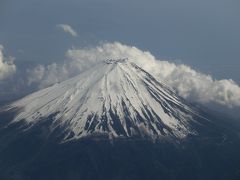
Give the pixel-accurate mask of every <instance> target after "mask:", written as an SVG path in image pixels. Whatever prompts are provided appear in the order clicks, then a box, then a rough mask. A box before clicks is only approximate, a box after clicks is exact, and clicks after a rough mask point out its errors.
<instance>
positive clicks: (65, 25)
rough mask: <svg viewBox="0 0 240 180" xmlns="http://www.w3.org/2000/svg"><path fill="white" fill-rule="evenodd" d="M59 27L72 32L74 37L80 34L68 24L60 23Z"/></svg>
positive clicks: (69, 32)
mask: <svg viewBox="0 0 240 180" xmlns="http://www.w3.org/2000/svg"><path fill="white" fill-rule="evenodd" d="M57 28H59V29H61V30H63V31H64V32H66V33H68V34H70V35H71V36H73V37H76V36H78V34H77V32H76V31H75V30H74V29H73V28H72V27H71V26H70V25H68V24H58V25H57Z"/></svg>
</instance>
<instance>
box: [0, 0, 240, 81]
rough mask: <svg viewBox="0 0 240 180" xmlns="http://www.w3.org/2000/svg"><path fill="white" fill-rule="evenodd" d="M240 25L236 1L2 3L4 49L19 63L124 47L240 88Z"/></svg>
mask: <svg viewBox="0 0 240 180" xmlns="http://www.w3.org/2000/svg"><path fill="white" fill-rule="evenodd" d="M239 17H240V2H239V1H238V0H201V1H199V0H181V1H179V0H145V1H143V0H21V1H19V0H1V1H0V23H1V25H0V44H3V45H4V47H5V49H6V53H7V54H10V55H12V56H14V57H16V60H15V61H16V62H18V63H19V62H23V61H36V62H41V63H44V62H45V63H49V62H53V61H62V60H63V59H64V53H65V51H66V50H67V49H69V48H70V47H72V46H75V47H82V46H94V45H96V44H97V43H98V42H100V41H109V42H112V41H118V42H121V43H123V44H128V45H134V46H137V47H139V48H140V49H143V50H149V51H150V52H151V53H152V54H154V55H155V56H156V57H157V58H159V59H164V58H165V59H168V60H172V61H174V62H177V63H184V64H187V65H190V66H191V67H193V68H194V69H196V70H199V71H201V72H203V73H207V74H211V75H212V76H213V77H214V78H217V79H221V78H227V79H228V78H232V79H233V80H235V81H236V82H238V83H240V74H239V68H240V34H239V32H240V23H239ZM58 24H69V25H71V26H72V27H73V28H74V29H75V30H76V31H77V32H78V36H77V37H75V38H74V37H71V36H69V35H68V34H64V33H63V32H61V31H59V29H58V28H56V25H58Z"/></svg>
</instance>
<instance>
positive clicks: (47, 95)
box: [9, 59, 200, 140]
mask: <svg viewBox="0 0 240 180" xmlns="http://www.w3.org/2000/svg"><path fill="white" fill-rule="evenodd" d="M9 108H10V109H11V108H18V109H21V110H20V111H19V112H18V114H17V116H16V117H15V118H14V121H13V122H18V121H21V120H24V121H25V122H26V124H27V125H28V126H34V124H36V123H38V122H39V121H43V120H44V118H46V117H49V116H51V117H52V118H53V122H52V128H56V127H57V126H61V127H63V131H62V132H64V133H65V135H64V136H65V137H64V140H70V139H78V138H81V137H85V136H91V135H93V134H98V135H99V134H100V135H104V134H105V135H107V136H108V137H110V138H112V137H113V138H116V137H134V136H140V137H144V136H150V137H155V138H156V137H162V136H163V137H164V136H169V137H176V138H184V137H185V136H186V135H188V134H194V133H196V132H195V131H194V129H192V127H191V123H196V122H194V121H195V117H200V114H199V112H198V111H196V110H194V109H193V108H191V106H190V105H189V104H187V103H186V102H185V101H184V100H183V99H182V98H180V97H178V96H177V95H176V94H175V93H173V91H171V90H170V89H169V88H168V87H167V86H166V85H163V84H161V83H159V82H158V81H157V80H156V79H155V78H154V77H153V76H151V75H150V74H149V73H147V72H146V71H144V70H143V69H141V68H140V67H138V66H137V65H135V64H133V63H131V62H128V61H127V60H126V59H123V60H107V61H104V62H102V63H99V64H97V65H96V66H94V67H92V68H90V69H89V70H87V71H85V72H83V73H81V74H80V75H78V76H76V77H74V78H72V79H69V80H67V81H65V82H62V83H59V84H56V85H54V86H52V87H49V88H47V89H43V90H41V91H38V92H36V93H34V94H31V95H29V96H27V97H25V98H23V99H21V100H19V101H17V102H14V103H13V104H11V105H10V107H9Z"/></svg>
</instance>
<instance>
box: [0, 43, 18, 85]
mask: <svg viewBox="0 0 240 180" xmlns="http://www.w3.org/2000/svg"><path fill="white" fill-rule="evenodd" d="M3 50H4V47H3V46H2V45H0V81H1V80H4V79H7V78H8V77H10V76H12V75H13V74H14V73H15V72H16V66H15V64H14V63H13V59H14V58H12V57H8V58H6V57H4V55H3Z"/></svg>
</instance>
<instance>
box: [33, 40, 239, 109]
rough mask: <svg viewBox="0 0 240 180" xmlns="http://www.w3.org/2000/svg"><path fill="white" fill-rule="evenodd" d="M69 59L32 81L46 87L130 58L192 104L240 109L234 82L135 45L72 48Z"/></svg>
mask: <svg viewBox="0 0 240 180" xmlns="http://www.w3.org/2000/svg"><path fill="white" fill-rule="evenodd" d="M66 56H67V60H66V61H65V63H63V64H51V65H49V66H46V67H44V66H39V67H36V68H35V69H34V70H32V71H31V72H30V73H31V76H30V80H29V82H31V83H32V82H38V81H39V82H40V86H41V87H45V86H48V85H50V84H53V83H55V82H59V81H62V80H65V79H67V78H69V77H72V76H74V75H76V74H78V73H80V72H81V71H82V70H83V69H86V68H88V67H90V66H91V65H92V64H94V63H97V62H99V61H102V60H105V59H109V58H113V59H114V58H128V59H129V60H130V61H133V62H135V63H136V64H138V65H139V66H140V67H142V68H143V69H145V70H146V71H148V72H150V73H151V74H152V75H154V76H155V77H156V78H157V79H159V80H160V81H162V82H164V83H165V84H167V85H169V86H170V87H172V88H173V89H174V90H175V91H176V92H177V93H178V94H179V95H180V96H183V97H184V98H186V99H189V100H191V101H192V102H198V103H202V104H207V103H215V104H220V105H223V106H227V107H239V106H240V87H239V85H237V84H236V83H235V82H234V81H233V80H231V79H229V80H228V79H223V80H215V79H213V78H212V77H211V76H210V75H206V74H203V73H200V72H197V71H196V70H194V69H192V68H191V67H189V66H187V65H184V64H182V65H176V64H174V63H170V62H168V61H164V60H158V59H157V58H155V57H154V56H153V55H152V54H151V53H150V52H148V51H142V50H140V49H138V48H136V47H134V46H127V45H123V44H121V43H118V42H115V43H105V44H102V45H99V46H97V47H92V48H82V49H70V50H68V51H67V52H66ZM34 78H35V79H34Z"/></svg>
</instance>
